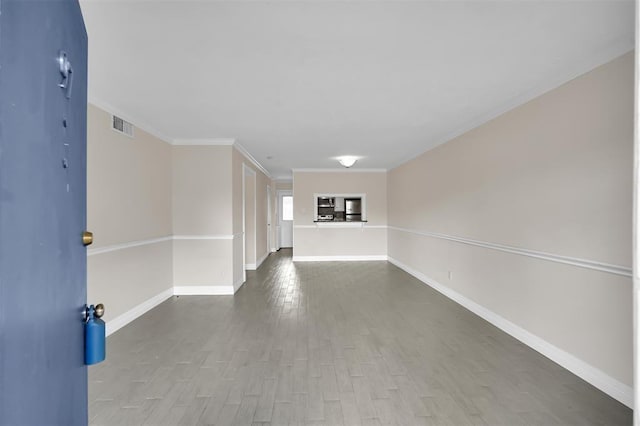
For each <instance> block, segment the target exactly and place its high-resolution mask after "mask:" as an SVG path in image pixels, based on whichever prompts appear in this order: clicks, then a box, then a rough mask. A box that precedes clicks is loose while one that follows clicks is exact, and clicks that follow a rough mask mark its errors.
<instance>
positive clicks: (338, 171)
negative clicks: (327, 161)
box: [291, 169, 387, 173]
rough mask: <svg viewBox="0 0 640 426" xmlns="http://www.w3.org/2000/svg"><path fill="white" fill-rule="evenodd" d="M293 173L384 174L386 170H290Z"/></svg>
mask: <svg viewBox="0 0 640 426" xmlns="http://www.w3.org/2000/svg"><path fill="white" fill-rule="evenodd" d="M291 170H292V171H293V172H294V173H386V172H387V169H291Z"/></svg>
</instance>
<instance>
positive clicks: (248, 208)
mask: <svg viewBox="0 0 640 426" xmlns="http://www.w3.org/2000/svg"><path fill="white" fill-rule="evenodd" d="M244 209H245V213H244V232H245V235H246V236H247V239H246V242H245V246H244V249H245V250H244V251H245V257H244V262H245V268H247V269H255V264H256V239H257V234H256V174H255V172H253V170H249V169H245V171H244ZM249 265H253V266H249Z"/></svg>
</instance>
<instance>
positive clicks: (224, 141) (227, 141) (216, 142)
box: [172, 138, 236, 146]
mask: <svg viewBox="0 0 640 426" xmlns="http://www.w3.org/2000/svg"><path fill="white" fill-rule="evenodd" d="M235 142H236V140H235V139H233V138H209V139H174V140H173V142H172V145H176V146H230V145H233V144H234V143H235Z"/></svg>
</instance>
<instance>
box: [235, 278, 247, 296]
mask: <svg viewBox="0 0 640 426" xmlns="http://www.w3.org/2000/svg"><path fill="white" fill-rule="evenodd" d="M243 284H244V280H243V279H242V277H240V279H238V281H236V282H235V283H233V289H234V294H235V293H236V292H237V291H238V290H240V287H242V285H243Z"/></svg>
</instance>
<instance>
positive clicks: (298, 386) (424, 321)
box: [89, 249, 632, 425]
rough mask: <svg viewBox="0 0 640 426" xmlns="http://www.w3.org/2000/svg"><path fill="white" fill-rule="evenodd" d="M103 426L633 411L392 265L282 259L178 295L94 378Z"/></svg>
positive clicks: (113, 341)
mask: <svg viewBox="0 0 640 426" xmlns="http://www.w3.org/2000/svg"><path fill="white" fill-rule="evenodd" d="M89 415H90V424H93V425H125V424H131V425H140V424H148V425H178V424H183V425H196V424H216V425H222V424H238V425H251V424H271V425H286V424H326V425H339V424H344V425H358V424H367V425H373V424H376V425H377V424H405V425H422V424H429V425H466V424H473V425H485V424H486V425H516V424H531V425H534V424H536V425H566V424H573V425H577V424H579V425H590V424H609V425H624V424H631V419H632V411H631V410H630V409H629V408H627V407H625V406H624V405H622V404H620V403H619V402H617V401H615V400H614V399H612V398H610V397H609V396H607V395H605V394H604V393H602V392H600V391H598V390H597V389H595V388H594V387H593V386H591V385H589V384H587V383H586V382H584V381H583V380H581V379H580V378H578V377H576V376H575V375H573V374H571V373H570V372H568V371H567V370H565V369H563V368H561V367H559V366H557V365H556V364H555V363H553V362H552V361H550V360H548V359H547V358H545V357H544V356H542V355H540V354H538V353H537V352H535V351H533V350H532V349H530V348H528V347H527V346H525V345H524V344H522V343H520V342H518V341H517V340H515V339H513V338H511V337H510V336H509V335H507V334H505V333H504V332H502V331H500V330H498V329H497V328H495V327H494V326H492V325H490V324H489V323H487V322H486V321H484V320H482V319H480V318H479V317H477V316H476V315H474V314H472V313H471V312H469V311H467V310H466V309H464V308H462V307H461V306H459V305H458V304H456V303H454V302H452V301H450V300H449V299H447V298H446V297H444V296H442V295H440V294H439V293H438V292H436V291H435V290H433V289H431V288H430V287H428V286H426V285H424V284H423V283H421V282H420V281H418V280H416V279H415V278H413V277H412V276H410V275H408V274H406V273H405V272H403V271H401V270H400V269H398V268H396V267H395V266H393V265H391V264H390V263H387V262H320V263H296V264H294V263H293V262H292V261H291V250H286V249H282V250H280V251H279V252H278V253H276V254H272V255H271V256H269V257H268V259H267V260H266V261H265V262H264V263H263V265H262V266H261V267H260V268H259V269H258V270H257V271H255V272H249V273H248V276H247V282H246V283H245V284H244V286H243V287H242V288H241V289H240V290H239V291H238V293H237V294H236V295H235V296H180V297H172V298H171V299H169V300H168V301H166V302H165V303H163V304H161V305H160V306H158V307H157V308H155V309H153V310H152V311H150V312H149V313H147V314H146V315H144V316H142V317H141V318H139V319H138V320H136V321H134V322H133V323H131V324H130V325H128V326H126V327H125V328H123V329H121V330H119V331H118V332H116V333H115V334H113V335H111V336H110V337H109V338H108V343H107V360H106V361H105V362H104V363H102V364H99V365H97V366H93V367H90V368H89Z"/></svg>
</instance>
